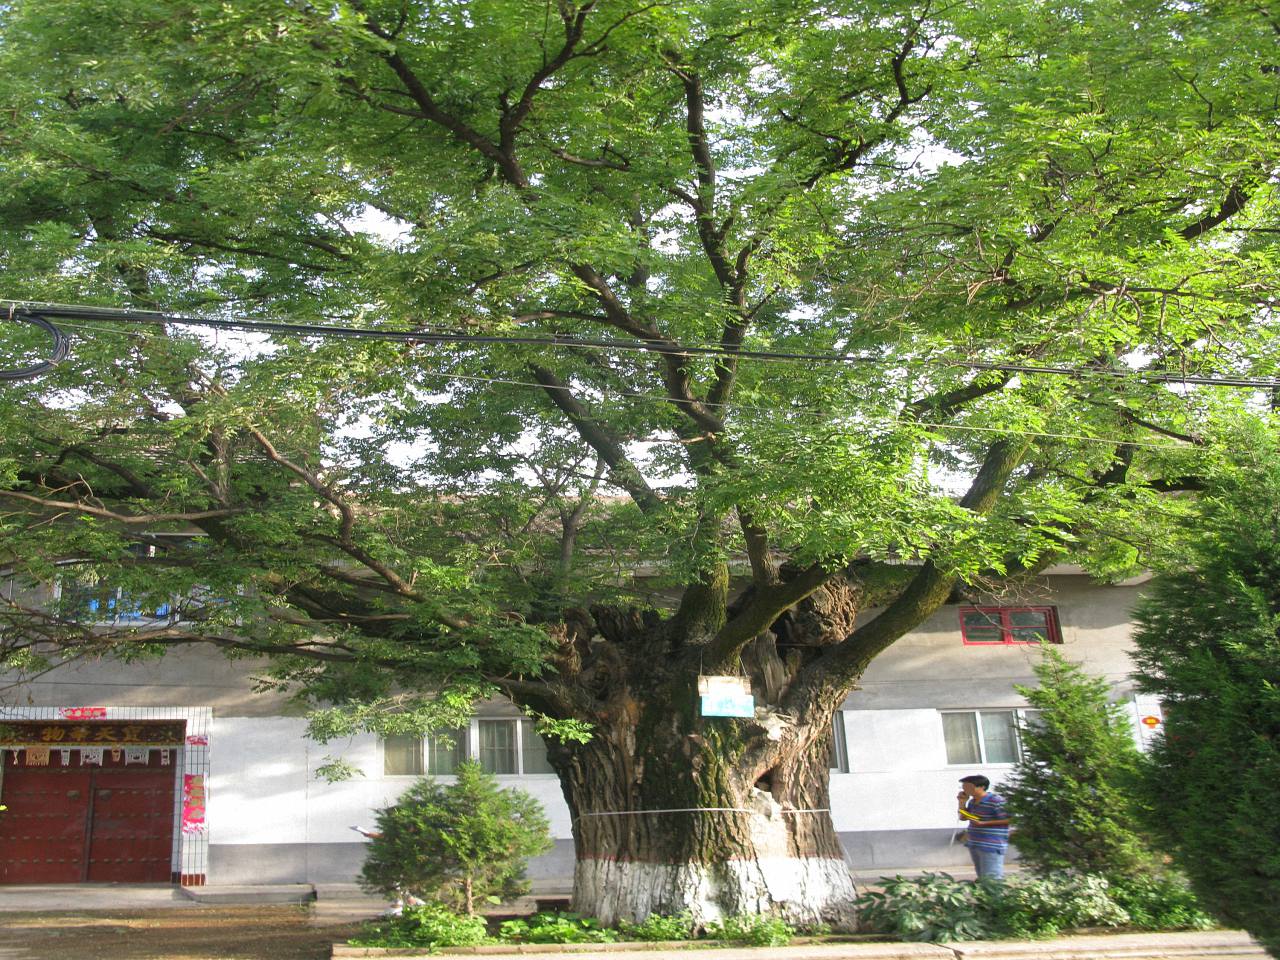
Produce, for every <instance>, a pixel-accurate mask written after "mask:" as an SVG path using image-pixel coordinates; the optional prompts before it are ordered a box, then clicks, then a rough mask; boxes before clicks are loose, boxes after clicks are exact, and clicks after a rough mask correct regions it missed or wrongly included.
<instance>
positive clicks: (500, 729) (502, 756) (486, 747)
mask: <svg viewBox="0 0 1280 960" xmlns="http://www.w3.org/2000/svg"><path fill="white" fill-rule="evenodd" d="M477 723H478V725H479V728H480V729H479V733H480V739H479V746H480V754H479V759H480V769H481V770H483V771H484V772H485V773H515V772H516V722H515V721H514V720H479V721H477Z"/></svg>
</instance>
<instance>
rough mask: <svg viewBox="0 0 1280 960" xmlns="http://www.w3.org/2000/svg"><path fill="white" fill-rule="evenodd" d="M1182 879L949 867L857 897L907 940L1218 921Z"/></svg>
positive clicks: (874, 921)
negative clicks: (976, 875) (975, 872)
mask: <svg viewBox="0 0 1280 960" xmlns="http://www.w3.org/2000/svg"><path fill="white" fill-rule="evenodd" d="M1187 894H1188V891H1187V889H1186V887H1185V885H1181V886H1180V885H1179V882H1178V880H1177V879H1176V878H1173V877H1163V878H1140V879H1138V880H1134V881H1131V882H1129V883H1127V884H1119V883H1112V882H1110V881H1109V880H1107V879H1106V878H1105V877H1101V876H1096V875H1081V874H1073V873H1056V874H1050V875H1047V876H1011V877H1007V878H1006V879H1005V880H1004V881H1003V882H980V883H971V882H969V881H961V880H956V879H955V878H954V877H952V876H950V875H949V874H945V873H935V874H925V875H924V876H921V877H902V876H897V877H893V878H886V879H884V880H883V881H882V887H881V889H879V890H872V891H868V892H867V893H864V894H863V895H862V896H861V897H859V898H858V908H859V918H860V920H861V923H862V928H863V929H864V930H865V931H867V932H872V933H882V934H885V935H888V936H893V937H899V938H901V939H903V940H927V941H932V942H947V941H953V940H999V939H1010V938H1013V939H1039V938H1044V937H1053V936H1057V935H1058V934H1059V933H1062V932H1063V931H1065V930H1070V929H1079V928H1086V927H1113V928H1121V927H1139V928H1141V929H1145V930H1182V929H1206V928H1207V927H1208V926H1211V925H1212V923H1211V921H1210V920H1209V918H1208V917H1207V916H1206V915H1205V914H1204V913H1203V912H1202V911H1200V910H1199V909H1198V908H1197V907H1196V905H1195V901H1194V899H1193V898H1189V897H1188V895H1187Z"/></svg>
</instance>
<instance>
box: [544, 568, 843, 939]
mask: <svg viewBox="0 0 1280 960" xmlns="http://www.w3.org/2000/svg"><path fill="white" fill-rule="evenodd" d="M862 593H863V590H862V588H861V587H860V586H858V585H856V584H853V583H851V582H850V581H848V580H843V579H841V580H839V581H836V582H832V583H829V584H827V585H824V586H822V587H820V588H819V589H818V590H817V592H816V593H815V594H814V595H813V596H811V597H810V598H808V599H806V600H805V601H803V603H801V604H800V605H799V606H798V607H797V608H795V609H793V610H792V611H790V612H789V613H788V614H786V615H785V616H784V617H783V618H781V619H780V620H778V621H777V622H775V623H774V625H773V626H772V628H771V629H769V630H767V631H765V632H763V633H761V634H760V635H759V636H758V637H756V638H755V639H754V640H753V641H751V642H750V643H748V644H747V645H746V646H745V647H744V648H743V649H742V651H741V653H740V656H739V657H738V670H739V672H741V673H743V674H745V675H747V676H749V677H750V679H751V682H752V687H753V692H754V693H755V696H756V715H755V717H754V718H751V719H747V718H726V717H703V716H701V715H700V710H699V705H700V701H699V695H698V687H697V677H698V673H699V669H698V655H699V653H698V651H697V649H696V648H692V649H691V648H690V646H689V645H688V643H687V640H688V637H687V636H686V635H682V634H681V633H680V632H679V631H680V630H681V627H682V621H681V619H680V618H679V617H673V618H672V619H670V620H666V621H664V620H661V619H660V618H658V617H657V616H655V615H652V614H641V613H638V612H635V611H620V610H617V609H614V608H595V609H593V610H592V611H591V612H590V613H586V612H579V613H577V614H575V615H573V616H571V617H570V618H568V620H567V622H566V624H565V626H564V635H563V644H562V649H563V650H564V657H563V659H562V662H561V664H560V678H561V684H562V693H563V694H564V695H565V697H566V698H569V699H571V700H572V702H573V704H574V706H575V707H576V708H577V710H576V711H575V712H577V713H578V715H580V716H584V717H587V718H588V719H590V720H591V722H592V723H593V724H594V725H595V732H594V737H593V739H592V740H591V741H590V742H588V743H585V744H563V745H552V747H551V750H550V758H551V761H552V763H553V765H554V766H555V767H556V769H557V771H558V772H559V774H560V778H561V785H562V788H563V790H564V795H565V799H566V800H567V802H568V805H569V809H570V811H571V814H572V817H573V835H574V842H575V847H576V855H577V864H576V870H575V877H574V909H575V910H578V911H580V912H582V913H584V914H588V915H591V916H594V917H597V918H599V919H600V920H601V921H603V922H606V923H613V922H616V921H617V920H620V919H626V920H633V921H634V920H641V919H643V918H644V917H645V916H647V915H648V914H650V913H662V914H671V913H678V912H680V911H684V910H687V911H689V912H690V913H691V914H692V915H693V917H694V918H695V920H696V921H697V922H699V923H707V922H710V921H713V920H717V919H721V918H723V917H726V916H731V915H735V914H743V913H753V914H754V913H760V914H765V915H774V916H779V917H782V918H784V919H786V920H788V921H791V922H793V923H818V922H824V923H830V924H835V925H839V926H842V927H848V926H851V925H852V923H853V912H852V901H853V898H854V895H855V890H854V885H853V881H852V879H851V877H850V874H849V871H848V869H847V867H846V865H845V860H844V855H843V850H842V848H841V845H840V841H839V839H838V837H837V836H836V833H835V829H834V826H833V824H832V820H831V814H830V805H829V800H828V781H829V778H828V773H829V762H830V751H831V721H832V717H833V715H834V711H835V710H836V709H837V707H838V706H839V704H840V701H841V700H842V699H843V696H844V690H845V689H846V687H845V686H844V685H843V684H828V683H823V684H810V685H808V686H806V687H805V688H804V689H800V688H799V686H798V685H797V684H796V678H797V673H798V671H799V669H800V668H801V666H802V665H803V664H804V663H805V662H806V661H808V660H812V659H813V658H814V657H815V656H817V655H819V654H820V653H821V652H822V651H823V650H824V649H825V648H827V647H830V646H831V645H833V644H835V643H837V642H839V641H840V640H842V639H844V638H845V637H846V636H847V635H848V634H849V633H850V631H851V630H852V627H853V620H854V617H855V616H856V614H857V610H858V600H859V598H860V597H861V596H862ZM749 602H750V596H749V593H748V594H747V595H744V597H743V598H740V599H739V601H738V605H739V606H741V605H743V604H745V603H749ZM732 612H733V611H732V610H730V611H728V613H729V614H730V615H732ZM570 684H572V687H571V688H570V686H569V685H570ZM539 706H540V707H545V706H546V704H539Z"/></svg>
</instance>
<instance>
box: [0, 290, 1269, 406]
mask: <svg viewBox="0 0 1280 960" xmlns="http://www.w3.org/2000/svg"><path fill="white" fill-rule="evenodd" d="M0 309H7V310H8V311H9V314H10V317H11V318H13V319H15V320H23V321H26V322H30V323H35V324H36V325H37V326H40V327H42V328H43V329H46V330H48V331H49V332H51V334H52V335H53V336H54V337H55V341H56V344H57V350H55V353H56V356H55V357H53V358H52V359H51V360H50V361H48V362H46V363H44V364H39V365H37V366H36V367H30V368H23V370H21V371H0V375H2V376H3V378H5V379H20V378H25V377H31V376H36V375H38V374H39V373H44V372H47V371H48V369H51V366H52V364H54V363H57V362H58V361H60V360H61V359H63V358H65V356H66V354H67V350H66V348H65V341H66V336H65V334H63V333H62V332H61V331H60V330H58V329H57V328H56V326H54V325H53V324H52V323H51V322H50V320H51V319H76V320H97V321H103V322H106V323H119V324H147V325H166V324H168V325H177V326H195V327H206V328H209V329H213V330H238V331H244V332H249V333H263V334H274V335H278V336H289V337H322V338H332V339H353V340H371V341H383V342H390V343H405V344H413V345H420V344H443V345H459V346H486V345H489V346H493V345H508V346H535V347H552V348H558V349H589V350H606V351H628V352H643V353H659V354H666V355H670V356H677V357H690V358H693V357H712V358H726V359H729V358H731V359H735V360H776V361H796V362H806V363H833V364H873V365H885V364H886V363H892V364H895V365H900V364H902V363H903V362H904V361H902V360H899V359H895V360H891V361H886V360H885V358H883V357H870V356H864V355H861V354H855V353H841V352H837V351H829V352H817V353H795V352H787V351H779V350H751V349H745V348H744V349H733V350H729V349H726V348H724V347H720V346H691V345H686V344H681V343H677V342H675V341H671V340H665V339H652V340H618V339H605V338H594V337H580V336H566V335H560V334H553V335H547V336H538V337H533V336H516V335H512V334H476V333H459V332H450V331H432V330H385V329H380V328H376V327H344V326H337V325H333V324H315V323H284V322H281V321H271V320H218V319H213V318H204V317H184V316H178V315H175V314H168V313H162V312H159V311H153V310H130V309H123V308H116V307H95V306H75V305H69V304H58V303H38V302H28V301H16V300H0ZM58 350H60V351H61V352H60V353H58V352H57V351H58ZM912 362H915V363H922V364H926V365H931V366H941V367H953V368H959V369H969V370H986V371H998V372H1003V373H1012V374H1040V375H1046V376H1065V377H1075V378H1079V377H1102V378H1109V379H1119V380H1129V381H1134V382H1138V383H1144V384H1159V383H1168V384H1184V385H1193V386H1210V387H1240V388H1247V389H1255V390H1275V389H1278V388H1280V380H1277V379H1276V378H1274V377H1213V376H1200V375H1196V374H1183V373H1169V372H1164V371H1145V370H1134V369H1129V370H1125V369H1115V368H1111V367H1055V366H1044V365H1038V364H1027V363H1009V362H1006V361H995V360H974V359H970V358H966V357H933V358H929V357H925V358H919V359H916V360H914V361H912ZM32 370H34V371H35V372H31V371H32Z"/></svg>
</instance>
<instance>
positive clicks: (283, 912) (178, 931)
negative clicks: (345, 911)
mask: <svg viewBox="0 0 1280 960" xmlns="http://www.w3.org/2000/svg"><path fill="white" fill-rule="evenodd" d="M358 926H359V924H356V923H351V924H343V925H323V926H321V925H317V924H314V923H313V922H312V912H311V908H310V907H309V906H298V905H294V904H279V905H270V906H239V905H237V906H208V907H205V908H204V909H199V910H151V911H132V912H124V911H99V910H95V911H79V912H74V913H60V914H51V913H6V914H0V960H328V958H329V948H330V946H331V945H332V944H334V943H336V942H339V941H342V940H346V939H347V938H348V937H350V936H351V935H352V934H353V933H354V931H355V930H356V928H357V927H358Z"/></svg>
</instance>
